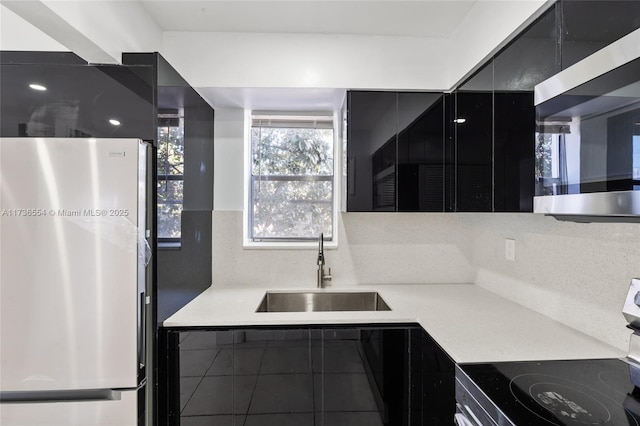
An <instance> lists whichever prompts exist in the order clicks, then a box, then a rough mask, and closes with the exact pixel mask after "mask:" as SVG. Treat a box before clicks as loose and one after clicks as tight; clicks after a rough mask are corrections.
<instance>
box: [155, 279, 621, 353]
mask: <svg viewBox="0 0 640 426" xmlns="http://www.w3.org/2000/svg"><path fill="white" fill-rule="evenodd" d="M266 290H267V289H265V288H262V287H256V288H235V287H234V288H228V287H210V288H209V289H207V290H205V291H204V292H203V293H202V294H200V295H199V296H198V297H196V298H195V299H194V300H193V301H191V302H190V303H189V304H187V305H186V306H185V307H183V308H182V309H181V310H179V311H178V312H176V313H175V314H174V315H172V316H171V317H170V318H168V319H167V320H165V321H164V323H163V325H164V326H165V327H203V326H205V327H206V326H229V327H234V326H251V325H261V326H264V325H296V324H298V325H299V324H370V323H375V324H380V323H418V324H420V325H421V326H422V327H423V328H424V329H425V330H426V331H427V333H429V334H430V335H431V337H433V338H434V339H435V340H436V341H437V342H438V343H439V344H440V346H442V348H443V349H444V350H445V351H446V352H447V353H448V354H449V355H450V356H451V357H452V358H453V359H454V361H456V362H458V363H464V362H490V361H523V360H546V359H588V358H620V357H624V356H626V353H624V352H622V351H620V350H618V349H617V348H614V347H612V346H610V345H608V344H606V343H603V342H601V341H599V340H597V339H595V338H593V337H590V336H587V335H586V334H583V333H581V332H579V331H577V330H575V329H572V328H570V327H568V326H565V325H563V324H561V323H559V322H557V321H555V320H552V319H550V318H548V317H546V316H544V315H541V314H539V313H537V312H534V311H532V310H530V309H528V308H525V307H523V306H522V305H518V304H517V303H514V302H511V301H509V300H507V299H504V298H502V297H500V296H498V295H496V294H494V293H491V292H489V291H487V290H484V289H482V288H480V287H477V286H475V285H473V284H392V285H367V286H364V285H359V286H355V287H349V288H347V287H337V288H332V287H329V288H327V289H314V288H308V289H305V288H297V289H290V288H282V289H276V288H270V289H269V291H280V290H282V291H331V292H334V291H377V292H378V293H380V295H381V296H382V298H383V299H384V300H385V301H386V302H387V304H388V305H389V306H390V307H391V309H392V310H391V311H376V312H283V313H273V312H269V313H267V312H260V313H257V312H255V310H256V308H257V307H258V305H259V304H260V301H261V300H262V298H263V296H264V294H265V291H266Z"/></svg>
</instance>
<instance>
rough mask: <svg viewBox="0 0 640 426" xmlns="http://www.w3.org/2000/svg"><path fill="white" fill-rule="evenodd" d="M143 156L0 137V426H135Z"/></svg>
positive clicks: (88, 142) (141, 151)
mask: <svg viewBox="0 0 640 426" xmlns="http://www.w3.org/2000/svg"><path fill="white" fill-rule="evenodd" d="M149 152H150V151H149V146H148V145H147V144H146V143H145V142H143V141H140V140H138V139H90V138H2V139H0V424H1V425H3V426H10V425H11V426H13V425H38V426H44V425H56V426H61V425H83V426H87V425H110V426H115V425H127V426H132V425H138V424H142V423H139V422H144V420H141V419H143V418H144V402H145V393H146V392H145V385H146V379H145V364H146V362H145V358H146V351H145V340H146V336H145V328H146V324H145V312H146V311H147V309H148V305H147V304H148V302H149V298H148V294H147V265H148V263H149V258H150V253H151V251H150V248H149V245H148V242H147V241H148V240H147V237H148V236H149V235H150V234H149V231H148V227H147V216H146V214H147V212H146V209H147V206H148V197H147V195H148V192H150V191H149V188H148V183H149V180H148V179H149V177H148V169H149V167H147V160H148V156H149Z"/></svg>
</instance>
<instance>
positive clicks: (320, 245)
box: [318, 233, 331, 288]
mask: <svg viewBox="0 0 640 426" xmlns="http://www.w3.org/2000/svg"><path fill="white" fill-rule="evenodd" d="M328 269H329V273H328V274H325V273H324V236H323V234H322V233H321V234H320V238H319V239H318V288H323V287H324V283H325V281H331V268H328Z"/></svg>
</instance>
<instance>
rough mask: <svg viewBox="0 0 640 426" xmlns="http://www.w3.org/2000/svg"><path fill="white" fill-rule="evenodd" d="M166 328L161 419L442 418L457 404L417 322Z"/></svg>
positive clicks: (373, 425) (395, 421) (250, 425)
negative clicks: (358, 324) (164, 405)
mask: <svg viewBox="0 0 640 426" xmlns="http://www.w3.org/2000/svg"><path fill="white" fill-rule="evenodd" d="M166 334H168V335H170V336H171V337H170V338H169V339H166V340H167V341H172V344H170V345H168V346H167V347H171V346H173V349H172V350H169V351H167V352H166V354H164V355H161V356H162V357H164V358H166V360H167V361H168V362H167V363H166V365H168V366H173V367H172V368H167V371H166V372H165V374H161V379H163V377H162V376H166V380H164V381H163V383H164V385H163V386H164V389H165V391H164V392H160V394H161V395H165V397H164V400H163V401H165V402H166V406H167V407H168V409H167V412H165V413H160V415H159V419H160V422H159V423H160V424H166V425H187V426H189V425H192V426H193V425H212V426H213V425H246V426H270V425H296V426H305V425H309V426H318V425H326V426H335V425H356V426H357V425H362V426H383V425H395V426H413V425H440V424H443V425H444V424H450V423H451V419H452V418H453V415H454V412H455V404H454V375H453V363H452V362H451V360H450V359H449V358H448V356H447V355H446V354H445V353H444V352H443V351H442V350H441V349H440V348H439V347H438V346H437V345H436V344H435V342H433V340H432V339H431V338H430V337H429V336H428V335H427V334H426V333H425V332H424V331H423V329H422V328H421V327H419V326H417V325H416V326H414V325H402V326H398V325H390V326H387V325H367V326H323V327H313V326H307V327H301V328H273V329H271V328H270V329H263V328H261V329H257V328H253V329H251V328H246V329H209V330H190V331H168V332H165V335H166ZM449 382H450V383H449ZM449 393H450V395H449ZM163 401H160V404H159V406H162V404H163Z"/></svg>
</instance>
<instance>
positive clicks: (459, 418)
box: [453, 413, 475, 426]
mask: <svg viewBox="0 0 640 426" xmlns="http://www.w3.org/2000/svg"><path fill="white" fill-rule="evenodd" d="M453 423H454V424H455V425H457V426H475V425H474V424H473V423H472V422H471V420H469V418H468V417H467V416H465V415H464V414H462V413H456V414H455V416H454V417H453Z"/></svg>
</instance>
